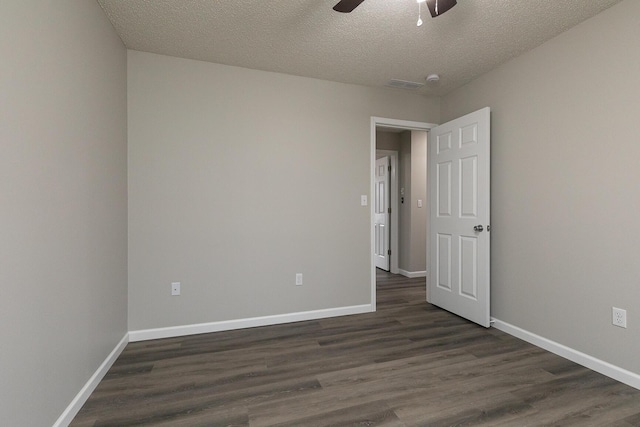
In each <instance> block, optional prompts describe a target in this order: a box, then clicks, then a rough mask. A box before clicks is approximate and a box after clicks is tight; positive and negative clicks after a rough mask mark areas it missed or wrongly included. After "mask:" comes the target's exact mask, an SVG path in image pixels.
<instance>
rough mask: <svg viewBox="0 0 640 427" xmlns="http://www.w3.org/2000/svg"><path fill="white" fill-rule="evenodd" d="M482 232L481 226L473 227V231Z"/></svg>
mask: <svg viewBox="0 0 640 427" xmlns="http://www.w3.org/2000/svg"><path fill="white" fill-rule="evenodd" d="M482 230H484V227H483V226H481V225H476V226H475V227H473V231H482Z"/></svg>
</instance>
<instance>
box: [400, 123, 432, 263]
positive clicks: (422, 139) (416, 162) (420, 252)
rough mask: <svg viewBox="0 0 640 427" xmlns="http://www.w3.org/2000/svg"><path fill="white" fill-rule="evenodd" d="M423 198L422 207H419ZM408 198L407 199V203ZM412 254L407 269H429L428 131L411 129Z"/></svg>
mask: <svg viewBox="0 0 640 427" xmlns="http://www.w3.org/2000/svg"><path fill="white" fill-rule="evenodd" d="M418 200H422V207H421V208H419V207H418ZM406 203H407V199H405V204H406ZM408 203H409V206H410V207H411V255H410V261H409V265H408V268H407V270H408V271H410V272H419V271H425V270H426V269H427V132H424V131H417V130H413V131H411V197H410V199H409V201H408Z"/></svg>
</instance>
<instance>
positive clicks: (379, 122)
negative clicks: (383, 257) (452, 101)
mask: <svg viewBox="0 0 640 427" xmlns="http://www.w3.org/2000/svg"><path fill="white" fill-rule="evenodd" d="M377 126H384V127H391V128H396V129H408V130H423V131H429V129H431V128H434V127H436V126H437V125H435V124H433V123H426V122H414V121H410V120H397V119H389V118H384V117H375V116H371V129H370V142H371V146H370V154H369V163H370V168H369V194H370V195H373V194H374V192H375V189H374V186H375V180H374V177H375V171H376V127H377ZM427 143H429V139H428V136H427ZM427 191H428V190H427ZM369 199H371V197H369ZM427 199H429V195H428V194H427ZM373 223H374V212H373V203H369V259H370V268H369V274H370V275H371V311H376V265H375V262H374V258H373V254H374V252H375V248H374V245H375V236H374V231H373ZM428 268H429V259H428V258H427V269H428Z"/></svg>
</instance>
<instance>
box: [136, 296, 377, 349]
mask: <svg viewBox="0 0 640 427" xmlns="http://www.w3.org/2000/svg"><path fill="white" fill-rule="evenodd" d="M372 310H373V307H372V305H371V304H364V305H354V306H350V307H339V308H328V309H324V310H313V311H302V312H299V313H288V314H277V315H274V316H262V317H251V318H248V319H237V320H224V321H220V322H210V323H198V324H193V325H183V326H169V327H166V328H156V329H143V330H138V331H130V332H129V341H130V342H136V341H146V340H155V339H159V338H171V337H180V336H184V335H195V334H206V333H209V332H221V331H231V330H234V329H244V328H255V327H257V326H269V325H279V324H282V323H291V322H301V321H304V320H316V319H324V318H326V317H337V316H347V315H351V314H362V313H369V312H371V311H372Z"/></svg>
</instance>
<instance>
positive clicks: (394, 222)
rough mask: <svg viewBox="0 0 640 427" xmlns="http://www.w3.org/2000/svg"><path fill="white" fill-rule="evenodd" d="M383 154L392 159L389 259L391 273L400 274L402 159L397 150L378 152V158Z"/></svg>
mask: <svg viewBox="0 0 640 427" xmlns="http://www.w3.org/2000/svg"><path fill="white" fill-rule="evenodd" d="M378 154H382V155H385V156H389V158H390V159H391V180H390V183H389V185H390V186H391V224H389V234H390V240H391V244H390V248H389V249H391V257H390V258H389V272H391V273H392V274H398V273H399V271H398V212H399V211H400V204H399V203H398V202H399V197H398V192H399V191H400V190H399V188H398V158H399V157H400V156H399V154H398V152H397V151H396V150H377V149H376V156H377V155H378Z"/></svg>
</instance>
